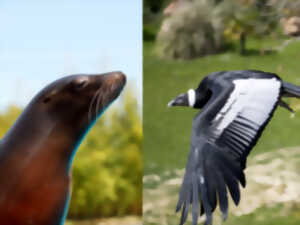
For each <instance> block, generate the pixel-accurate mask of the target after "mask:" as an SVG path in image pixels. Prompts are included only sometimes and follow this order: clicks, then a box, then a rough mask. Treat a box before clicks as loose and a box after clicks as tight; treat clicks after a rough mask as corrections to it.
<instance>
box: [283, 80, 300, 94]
mask: <svg viewBox="0 0 300 225" xmlns="http://www.w3.org/2000/svg"><path fill="white" fill-rule="evenodd" d="M282 87H283V95H282V96H283V97H294V98H300V87H299V86H297V85H294V84H290V83H287V82H284V81H282Z"/></svg>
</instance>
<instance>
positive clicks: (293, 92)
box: [278, 81, 300, 114]
mask: <svg viewBox="0 0 300 225" xmlns="http://www.w3.org/2000/svg"><path fill="white" fill-rule="evenodd" d="M282 88H283V92H282V97H288V98H300V87H299V86H297V85H294V84H290V83H288V82H284V81H282ZM278 103H279V105H280V106H281V107H283V108H285V109H287V110H288V111H290V112H291V113H293V114H294V110H293V109H292V108H291V107H290V106H289V105H288V104H287V103H286V102H284V101H283V100H282V99H279V102H278Z"/></svg>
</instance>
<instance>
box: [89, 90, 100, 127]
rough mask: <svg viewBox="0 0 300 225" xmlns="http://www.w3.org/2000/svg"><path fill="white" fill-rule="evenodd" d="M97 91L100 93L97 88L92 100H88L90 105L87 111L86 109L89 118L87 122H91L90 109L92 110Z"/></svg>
mask: <svg viewBox="0 0 300 225" xmlns="http://www.w3.org/2000/svg"><path fill="white" fill-rule="evenodd" d="M99 93H100V90H97V91H96V92H95V94H94V95H93V98H92V100H91V102H90V105H89V111H88V120H89V122H91V121H92V119H93V113H92V111H93V104H94V102H95V100H96V99H97V95H98V94H99Z"/></svg>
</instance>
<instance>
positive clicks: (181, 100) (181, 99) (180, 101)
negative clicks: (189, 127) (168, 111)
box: [168, 93, 189, 107]
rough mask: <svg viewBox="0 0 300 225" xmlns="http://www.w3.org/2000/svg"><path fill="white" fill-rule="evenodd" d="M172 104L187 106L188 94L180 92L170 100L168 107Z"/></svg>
mask: <svg viewBox="0 0 300 225" xmlns="http://www.w3.org/2000/svg"><path fill="white" fill-rule="evenodd" d="M173 106H189V97H188V94H187V93H185V94H181V95H178V96H177V97H176V98H174V99H173V100H172V101H170V102H169V103H168V107H173Z"/></svg>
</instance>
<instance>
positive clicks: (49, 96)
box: [43, 91, 57, 104]
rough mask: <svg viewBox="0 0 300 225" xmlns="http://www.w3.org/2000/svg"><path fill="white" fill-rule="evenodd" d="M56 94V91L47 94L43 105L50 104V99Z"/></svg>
mask: <svg viewBox="0 0 300 225" xmlns="http://www.w3.org/2000/svg"><path fill="white" fill-rule="evenodd" d="M56 93H57V91H52V92H50V93H49V94H47V95H46V96H45V97H44V99H43V103H45V104H46V103H48V102H50V101H51V99H52V97H53V96H54V95H56Z"/></svg>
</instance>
